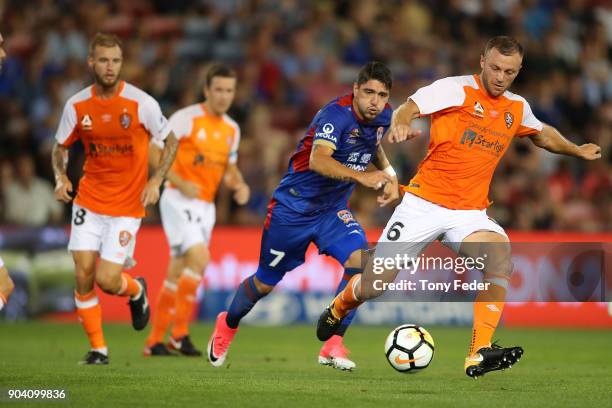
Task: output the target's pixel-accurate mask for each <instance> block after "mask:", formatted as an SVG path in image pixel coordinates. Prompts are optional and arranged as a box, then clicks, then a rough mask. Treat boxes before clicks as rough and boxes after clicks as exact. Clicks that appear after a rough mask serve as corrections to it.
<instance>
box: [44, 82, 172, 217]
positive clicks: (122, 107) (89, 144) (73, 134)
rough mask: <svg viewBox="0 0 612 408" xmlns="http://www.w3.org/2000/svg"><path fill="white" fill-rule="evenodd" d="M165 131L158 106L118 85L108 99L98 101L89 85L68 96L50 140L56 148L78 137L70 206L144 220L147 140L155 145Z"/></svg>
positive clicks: (134, 90) (130, 88)
mask: <svg viewBox="0 0 612 408" xmlns="http://www.w3.org/2000/svg"><path fill="white" fill-rule="evenodd" d="M168 133H170V127H169V126H168V121H167V120H166V118H165V117H164V116H163V114H162V112H161V109H160V108H159V104H158V103H157V102H156V101H155V100H154V99H153V98H152V97H151V96H149V95H148V94H146V93H145V92H143V91H141V90H140V89H138V88H136V87H134V86H132V85H130V84H128V83H125V82H123V81H122V82H121V83H120V84H119V88H118V91H117V93H116V95H114V96H113V97H112V98H110V99H100V98H98V97H97V96H96V94H95V88H94V87H93V86H89V87H87V88H85V89H83V90H82V91H80V92H78V93H77V94H75V95H74V96H73V97H71V98H70V99H69V100H68V102H66V105H65V107H64V112H63V114H62V118H61V120H60V125H59V128H58V130H57V134H56V136H55V138H56V140H57V142H58V143H59V144H60V145H62V146H70V145H71V144H72V143H74V142H75V141H76V140H79V139H80V140H81V141H82V142H83V146H84V148H85V154H86V159H85V164H84V166H83V177H82V178H81V181H80V183H79V191H78V194H77V196H76V199H75V203H76V204H78V205H80V206H82V207H84V208H87V209H89V210H91V211H94V212H97V213H99V214H103V215H111V216H117V217H120V216H124V217H135V218H141V217H144V215H145V210H144V207H143V206H142V203H141V202H140V196H141V194H142V191H143V190H144V186H145V184H146V182H147V169H148V167H147V159H148V145H149V137H152V138H153V139H156V140H160V141H161V140H163V139H165V138H166V136H167V135H168Z"/></svg>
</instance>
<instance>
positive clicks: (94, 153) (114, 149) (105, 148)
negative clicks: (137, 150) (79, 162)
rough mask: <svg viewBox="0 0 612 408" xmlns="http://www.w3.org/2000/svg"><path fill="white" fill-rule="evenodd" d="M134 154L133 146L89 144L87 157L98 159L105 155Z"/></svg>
mask: <svg viewBox="0 0 612 408" xmlns="http://www.w3.org/2000/svg"><path fill="white" fill-rule="evenodd" d="M133 153H134V146H132V145H131V144H118V143H117V144H114V145H105V144H102V143H90V144H89V156H91V157H100V156H107V155H115V156H126V155H131V154H133Z"/></svg>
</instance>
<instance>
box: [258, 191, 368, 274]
mask: <svg viewBox="0 0 612 408" xmlns="http://www.w3.org/2000/svg"><path fill="white" fill-rule="evenodd" d="M311 242H314V243H315V244H316V245H317V247H318V248H319V253H321V254H325V255H329V256H331V257H333V258H334V259H336V260H337V261H338V262H339V263H340V265H343V264H344V263H345V262H346V260H347V259H348V258H349V257H350V255H351V254H352V253H353V252H355V251H356V250H359V249H367V247H368V242H367V240H366V236H365V232H364V231H363V228H361V225H360V224H359V223H358V222H357V221H355V219H354V218H353V214H352V213H351V211H350V210H349V209H348V208H347V207H346V206H343V207H338V208H335V209H331V210H326V211H322V212H320V213H317V214H313V215H304V214H300V213H298V212H296V211H294V210H292V209H290V208H288V207H286V206H284V205H282V204H281V203H279V202H277V201H275V200H274V199H273V200H272V201H271V202H270V205H269V206H268V215H267V216H266V222H265V225H264V231H263V236H262V238H261V250H260V253H259V268H258V269H257V272H256V276H257V279H258V280H259V281H260V282H262V283H265V284H266V285H271V286H274V285H276V284H277V283H278V282H280V280H281V279H283V276H284V275H285V273H287V272H289V271H291V270H293V269H295V268H296V267H298V266H300V265H301V264H303V263H304V260H305V255H306V249H307V248H308V245H309V244H310V243H311Z"/></svg>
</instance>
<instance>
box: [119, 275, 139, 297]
mask: <svg viewBox="0 0 612 408" xmlns="http://www.w3.org/2000/svg"><path fill="white" fill-rule="evenodd" d="M139 294H140V284H139V283H138V281H136V280H135V279H134V278H132V277H131V276H130V275H129V274H128V273H125V272H123V273H122V274H121V289H119V292H117V295H119V296H129V297H131V298H134V297H136V296H138V295H139Z"/></svg>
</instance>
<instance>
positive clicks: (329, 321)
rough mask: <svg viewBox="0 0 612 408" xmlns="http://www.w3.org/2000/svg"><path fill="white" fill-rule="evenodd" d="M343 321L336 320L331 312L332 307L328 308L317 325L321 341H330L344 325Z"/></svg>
mask: <svg viewBox="0 0 612 408" xmlns="http://www.w3.org/2000/svg"><path fill="white" fill-rule="evenodd" d="M342 320H343V319H336V318H335V317H334V315H333V314H332V311H331V306H327V307H326V308H325V310H324V311H323V313H321V316H320V317H319V322H318V323H317V337H318V338H319V340H321V341H327V340H329V339H330V338H331V337H332V336H333V335H334V334H336V331H337V330H338V328H339V327H340V324H342Z"/></svg>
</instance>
